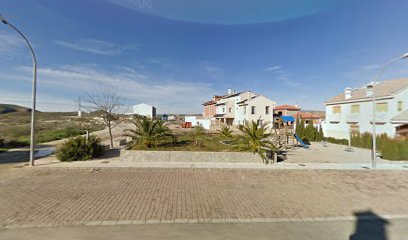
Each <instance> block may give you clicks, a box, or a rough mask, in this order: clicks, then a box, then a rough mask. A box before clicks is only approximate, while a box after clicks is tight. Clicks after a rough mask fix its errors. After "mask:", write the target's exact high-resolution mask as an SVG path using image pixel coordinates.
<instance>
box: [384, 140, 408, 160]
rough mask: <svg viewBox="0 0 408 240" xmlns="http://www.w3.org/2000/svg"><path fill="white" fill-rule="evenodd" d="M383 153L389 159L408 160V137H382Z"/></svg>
mask: <svg viewBox="0 0 408 240" xmlns="http://www.w3.org/2000/svg"><path fill="white" fill-rule="evenodd" d="M381 155H382V157H383V158H385V159H388V160H408V139H406V140H401V141H399V140H395V139H389V138H388V139H382V145H381Z"/></svg>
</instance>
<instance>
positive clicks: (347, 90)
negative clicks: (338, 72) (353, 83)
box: [344, 87, 351, 99]
mask: <svg viewBox="0 0 408 240" xmlns="http://www.w3.org/2000/svg"><path fill="white" fill-rule="evenodd" d="M344 98H345V99H350V98H351V88H349V87H346V88H345V89H344Z"/></svg>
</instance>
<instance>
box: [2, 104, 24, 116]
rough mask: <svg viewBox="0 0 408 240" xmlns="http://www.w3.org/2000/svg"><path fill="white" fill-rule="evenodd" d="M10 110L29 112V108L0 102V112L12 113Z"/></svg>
mask: <svg viewBox="0 0 408 240" xmlns="http://www.w3.org/2000/svg"><path fill="white" fill-rule="evenodd" d="M12 112H31V109H30V108H26V107H22V106H18V105H13V104H2V103H0V114H6V113H12Z"/></svg>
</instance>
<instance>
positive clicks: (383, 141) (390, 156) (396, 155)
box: [327, 132, 408, 160]
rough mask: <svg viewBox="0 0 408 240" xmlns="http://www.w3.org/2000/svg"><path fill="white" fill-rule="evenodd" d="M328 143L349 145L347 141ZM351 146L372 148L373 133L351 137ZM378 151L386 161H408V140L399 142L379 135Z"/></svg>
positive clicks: (384, 135) (328, 139)
mask: <svg viewBox="0 0 408 240" xmlns="http://www.w3.org/2000/svg"><path fill="white" fill-rule="evenodd" d="M327 141H328V142H331V143H335V144H343V145H348V140H346V139H335V138H327ZM351 145H352V146H353V147H358V148H366V149H371V148H372V146H373V145H372V135H371V133H367V132H365V133H362V134H356V135H354V136H352V137H351ZM376 146H377V150H379V151H380V152H381V155H382V157H383V158H384V159H387V160H407V159H408V139H406V140H397V139H391V138H389V137H388V136H387V134H381V135H377V137H376Z"/></svg>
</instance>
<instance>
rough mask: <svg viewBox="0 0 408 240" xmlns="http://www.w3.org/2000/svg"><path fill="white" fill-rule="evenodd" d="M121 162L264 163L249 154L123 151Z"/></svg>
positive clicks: (254, 155)
mask: <svg viewBox="0 0 408 240" xmlns="http://www.w3.org/2000/svg"><path fill="white" fill-rule="evenodd" d="M120 160H121V161H133V162H231V163H262V158H261V157H260V156H258V155H257V154H253V153H248V152H187V151H135V150H122V151H121V152H120Z"/></svg>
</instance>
